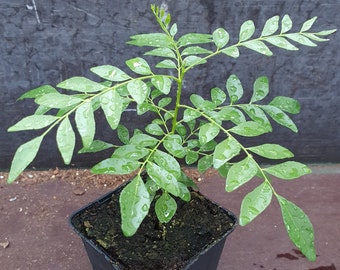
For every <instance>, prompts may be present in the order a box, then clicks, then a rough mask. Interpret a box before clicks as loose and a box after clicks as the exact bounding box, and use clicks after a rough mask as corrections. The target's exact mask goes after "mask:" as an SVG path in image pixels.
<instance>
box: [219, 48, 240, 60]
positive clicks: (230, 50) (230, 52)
mask: <svg viewBox="0 0 340 270" xmlns="http://www.w3.org/2000/svg"><path fill="white" fill-rule="evenodd" d="M221 52H222V53H224V54H226V55H228V56H230V57H233V58H237V57H239V56H240V51H239V50H238V48H237V47H236V46H230V47H228V48H225V49H223V50H221Z"/></svg>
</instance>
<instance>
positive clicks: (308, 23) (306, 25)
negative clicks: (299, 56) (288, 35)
mask: <svg viewBox="0 0 340 270" xmlns="http://www.w3.org/2000/svg"><path fill="white" fill-rule="evenodd" d="M317 18H318V17H316V16H315V17H313V18H311V19H309V20H307V21H305V22H304V23H303V25H302V27H301V30H300V32H306V31H308V30H309V29H311V27H312V26H313V24H314V22H315V21H316V19H317Z"/></svg>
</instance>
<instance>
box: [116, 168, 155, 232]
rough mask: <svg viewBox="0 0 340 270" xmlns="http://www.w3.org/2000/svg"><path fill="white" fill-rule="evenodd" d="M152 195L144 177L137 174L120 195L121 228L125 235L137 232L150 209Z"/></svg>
mask: <svg viewBox="0 0 340 270" xmlns="http://www.w3.org/2000/svg"><path fill="white" fill-rule="evenodd" d="M150 203H151V202H150V195H149V192H148V190H147V189H146V187H145V185H144V182H143V180H142V178H141V177H140V176H139V175H138V176H136V177H135V178H134V179H133V180H132V181H131V182H130V183H129V184H128V185H127V186H126V187H125V188H124V189H123V190H122V192H121V194H120V197H119V204H120V214H121V219H122V223H121V228H122V231H123V234H124V235H125V236H132V235H134V234H135V233H136V231H137V229H138V228H139V226H140V224H141V223H142V221H143V220H144V218H145V217H146V215H147V214H148V212H149V209H150Z"/></svg>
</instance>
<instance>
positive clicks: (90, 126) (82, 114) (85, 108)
mask: <svg viewBox="0 0 340 270" xmlns="http://www.w3.org/2000/svg"><path fill="white" fill-rule="evenodd" d="M75 121H76V126H77V129H78V132H79V134H80V136H81V139H82V142H83V146H84V147H86V148H88V147H90V145H91V144H92V141H93V138H94V134H95V131H96V126H95V120H94V114H93V109H92V104H91V102H85V103H84V104H82V105H81V106H80V107H78V109H77V110H76V113H75Z"/></svg>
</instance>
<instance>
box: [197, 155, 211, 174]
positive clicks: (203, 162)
mask: <svg viewBox="0 0 340 270" xmlns="http://www.w3.org/2000/svg"><path fill="white" fill-rule="evenodd" d="M213 162H214V161H213V157H212V156H203V157H201V158H200V159H199V160H198V163H197V169H198V171H199V172H200V173H204V172H205V171H206V170H208V169H209V168H210V167H212V166H213Z"/></svg>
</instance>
